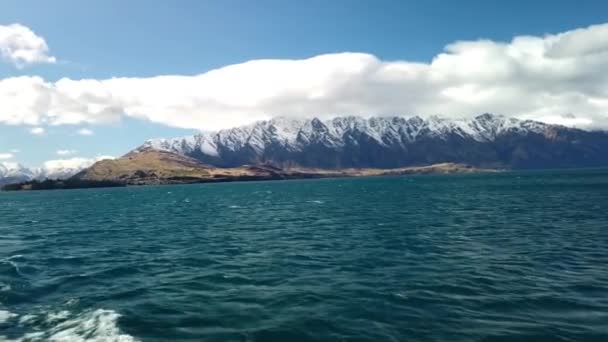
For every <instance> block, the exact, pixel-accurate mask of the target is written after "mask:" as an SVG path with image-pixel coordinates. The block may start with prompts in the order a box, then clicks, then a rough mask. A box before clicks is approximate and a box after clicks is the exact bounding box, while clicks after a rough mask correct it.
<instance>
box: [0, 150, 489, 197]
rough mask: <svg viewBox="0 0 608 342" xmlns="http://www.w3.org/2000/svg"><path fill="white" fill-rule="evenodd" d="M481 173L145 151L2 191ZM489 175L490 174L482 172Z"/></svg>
mask: <svg viewBox="0 0 608 342" xmlns="http://www.w3.org/2000/svg"><path fill="white" fill-rule="evenodd" d="M478 171H484V170H480V169H476V168H474V167H471V166H469V165H463V164H452V163H444V164H438V165H429V166H422V167H408V168H397V169H389V170H384V169H342V170H324V169H307V168H290V169H282V168H279V167H276V166H272V165H268V164H262V165H243V166H239V167H235V168H218V167H214V166H210V165H207V164H203V163H201V162H200V161H197V160H196V159H193V158H190V157H186V156H182V155H179V154H176V153H173V152H167V151H157V150H153V149H147V150H144V151H140V152H133V153H129V154H127V155H125V156H123V157H121V158H118V159H114V160H103V161H99V162H97V163H95V164H94V165H92V166H91V167H89V168H87V169H84V170H82V171H81V172H79V173H78V174H76V175H74V176H73V177H71V178H69V179H67V180H45V181H38V180H33V181H26V182H21V183H18V184H11V185H6V186H4V187H3V190H13V191H15V190H53V189H74V188H91V187H114V186H127V185H158V184H189V183H212V182H232V181H252V180H281V179H299V178H323V177H358V176H381V175H407V174H429V173H469V172H478ZM485 171H490V170H485Z"/></svg>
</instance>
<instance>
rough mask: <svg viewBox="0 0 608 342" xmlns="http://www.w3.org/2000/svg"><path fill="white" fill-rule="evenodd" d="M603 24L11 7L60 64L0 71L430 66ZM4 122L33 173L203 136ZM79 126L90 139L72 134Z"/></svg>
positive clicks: (103, 6) (286, 7)
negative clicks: (74, 159) (359, 63)
mask: <svg viewBox="0 0 608 342" xmlns="http://www.w3.org/2000/svg"><path fill="white" fill-rule="evenodd" d="M606 22H608V3H607V2H606V1H581V2H574V1H522V0H515V1H508V2H507V1H458V2H454V3H451V2H446V1H435V0H425V1H405V0H401V1H362V0H350V1H347V0H335V1H299V2H296V1H268V0H267V1H231V0H229V1H149V0H148V1H139V0H138V1H134V0H132V1H113V0H106V1H96V2H86V4H85V2H83V1H65V0H64V1H61V0H56V1H52V2H51V1H29V0H5V1H3V4H2V10H1V11H0V25H8V24H13V23H19V24H22V25H24V26H27V27H29V28H30V29H31V30H32V31H34V32H35V33H36V34H37V35H39V36H41V37H43V38H44V40H45V41H46V43H47V44H48V47H49V49H50V52H49V53H50V54H51V55H52V56H55V57H56V58H57V60H58V62H57V63H54V64H33V65H27V66H25V67H23V68H17V67H15V65H12V64H11V63H0V79H6V78H10V77H15V76H23V75H29V76H40V77H41V78H42V79H44V80H45V81H47V82H55V81H57V80H59V79H61V78H70V79H73V80H80V79H98V80H103V79H108V78H112V77H127V78H146V77H155V76H158V75H185V76H190V75H198V74H202V73H204V72H206V71H209V70H213V69H217V68H220V67H222V66H226V65H232V64H237V63H242V62H246V61H250V60H256V59H296V60H298V59H306V58H310V57H313V56H317V55H322V54H332V53H341V52H361V53H366V54H370V55H373V56H375V57H376V58H378V59H379V60H381V61H408V62H412V63H413V62H422V63H429V62H431V60H433V58H435V57H436V56H437V55H438V54H439V53H441V52H442V51H443V50H444V48H445V47H446V45H448V44H450V43H454V42H456V41H477V40H479V39H489V40H492V41H497V42H509V41H511V39H512V38H513V37H515V36H522V35H530V36H537V37H542V36H544V35H546V34H555V33H560V32H566V31H570V30H573V29H576V28H585V27H588V26H590V25H594V24H603V23H606ZM315 108H316V107H315ZM270 114H274V113H270ZM0 115H1V113H0ZM217 115H223V114H217ZM157 121H158V120H157ZM161 121H162V120H161ZM1 122H2V121H0V153H3V152H8V151H9V150H19V152H14V153H13V154H14V158H15V159H16V160H18V161H19V162H21V163H23V164H26V165H38V164H40V163H42V162H43V161H45V160H50V159H56V158H58V156H57V154H56V151H57V150H67V149H69V150H76V151H77V152H76V153H74V155H77V156H81V157H94V156H96V155H115V156H118V155H121V154H123V153H125V152H127V151H128V150H129V149H131V148H133V147H135V146H137V145H138V144H140V143H142V142H143V141H144V140H146V139H148V138H154V137H160V136H166V137H171V136H177V135H185V134H190V133H192V132H195V131H196V128H199V127H198V126H197V127H196V128H195V127H194V126H193V127H190V128H178V127H170V126H172V125H168V124H166V122H165V121H163V122H158V123H151V122H149V120H147V119H137V118H134V117H123V118H121V119H120V120H114V121H113V122H111V123H97V122H90V121H84V122H79V123H76V124H62V125H46V124H44V125H28V124H13V125H9V124H3V123H1ZM235 122H236V121H235ZM34 126H44V129H45V133H44V134H43V135H34V134H31V133H30V131H31V129H32V127H34ZM178 126H179V125H178ZM81 128H88V129H90V130H92V131H93V132H94V134H93V135H89V136H82V135H78V134H76V132H77V130H79V129H81Z"/></svg>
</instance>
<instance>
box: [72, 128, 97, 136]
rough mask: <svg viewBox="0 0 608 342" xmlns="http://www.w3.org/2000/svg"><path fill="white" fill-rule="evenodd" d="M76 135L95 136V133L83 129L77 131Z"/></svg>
mask: <svg viewBox="0 0 608 342" xmlns="http://www.w3.org/2000/svg"><path fill="white" fill-rule="evenodd" d="M76 134H78V135H93V134H95V133H94V132H93V131H92V130H90V129H88V128H81V129H79V130H78V131H76Z"/></svg>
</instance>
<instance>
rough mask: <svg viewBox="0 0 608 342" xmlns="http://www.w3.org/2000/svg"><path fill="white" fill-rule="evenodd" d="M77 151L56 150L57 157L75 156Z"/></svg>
mask: <svg viewBox="0 0 608 342" xmlns="http://www.w3.org/2000/svg"><path fill="white" fill-rule="evenodd" d="M77 152H78V151H76V150H57V152H56V153H57V155H58V156H70V155H73V154H76V153H77Z"/></svg>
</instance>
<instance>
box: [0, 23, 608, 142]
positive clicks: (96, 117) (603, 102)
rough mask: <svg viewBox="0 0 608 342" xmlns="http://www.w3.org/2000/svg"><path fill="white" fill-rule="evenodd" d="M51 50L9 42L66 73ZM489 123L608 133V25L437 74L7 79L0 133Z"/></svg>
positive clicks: (337, 59) (284, 69)
mask: <svg viewBox="0 0 608 342" xmlns="http://www.w3.org/2000/svg"><path fill="white" fill-rule="evenodd" d="M12 26H14V25H10V26H9V27H12ZM26 29H27V28H26ZM4 30H6V26H4ZM0 32H1V31H0ZM0 37H1V36H0ZM40 39H41V41H40V40H38V43H37V44H29V45H27V44H25V46H26V47H24V48H21V45H19V46H18V48H14V47H13V46H15V44H12V45H11V44H8V45H7V44H6V43H5V41H6V39H4V40H3V39H2V38H0V41H2V42H3V43H0V44H2V45H0V46H2V55H3V57H4V58H5V59H8V60H9V61H12V62H15V61H17V62H19V61H21V63H31V62H46V63H52V62H54V61H55V59H54V57H50V56H49V55H48V47H47V46H46V43H45V42H44V40H43V39H42V38H40ZM22 45H23V44H22ZM5 46H9V48H8V50H6V51H5V49H6V48H5ZM29 46H34V48H28V47H29ZM36 47H37V48H36ZM11 51H12V52H11ZM18 51H33V52H28V53H26V52H18ZM6 56H8V57H6ZM484 112H493V113H500V114H504V115H508V116H514V117H518V118H522V119H533V120H539V121H543V122H547V123H552V124H562V125H567V126H575V127H579V128H585V129H596V128H608V24H602V25H595V26H590V27H586V28H581V29H576V30H572V31H567V32H563V33H559V34H550V35H545V36H540V37H539V36H517V37H514V38H513V39H512V40H511V41H510V42H498V41H492V40H475V41H458V42H454V43H452V44H449V45H448V46H446V47H445V48H444V51H443V52H441V53H439V54H438V55H436V56H435V57H434V58H433V59H432V60H431V61H430V62H429V63H421V62H411V61H406V60H396V61H384V60H381V59H379V58H378V57H376V56H374V55H371V54H365V53H350V52H347V53H336V54H327V55H319V56H315V57H312V58H307V59H298V60H278V59H268V60H252V61H248V62H245V63H241V64H234V65H228V66H225V67H222V68H219V69H214V70H211V71H208V72H205V73H203V74H200V75H192V76H188V75H184V76H180V75H163V76H157V77H146V78H111V79H82V80H73V79H69V78H63V79H60V80H58V81H55V82H53V81H48V80H45V79H43V78H42V77H36V76H22V77H11V78H5V79H1V80H0V123H4V124H9V125H31V126H45V125H68V124H72V125H76V124H99V123H106V122H113V121H118V120H120V119H121V118H123V117H125V116H126V117H132V118H138V119H142V120H150V121H153V122H157V123H161V124H164V125H168V126H173V127H181V128H193V129H200V130H217V129H222V128H228V127H234V126H237V125H243V124H247V123H251V122H253V121H257V120H261V119H268V118H270V117H275V116H282V117H287V118H304V117H312V116H315V117H318V118H321V119H326V118H330V117H333V116H338V115H346V114H348V115H360V116H364V117H369V116H377V115H395V114H397V115H416V114H417V115H421V116H428V115H433V114H439V115H441V116H444V117H473V116H475V115H477V114H480V113H484Z"/></svg>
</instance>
